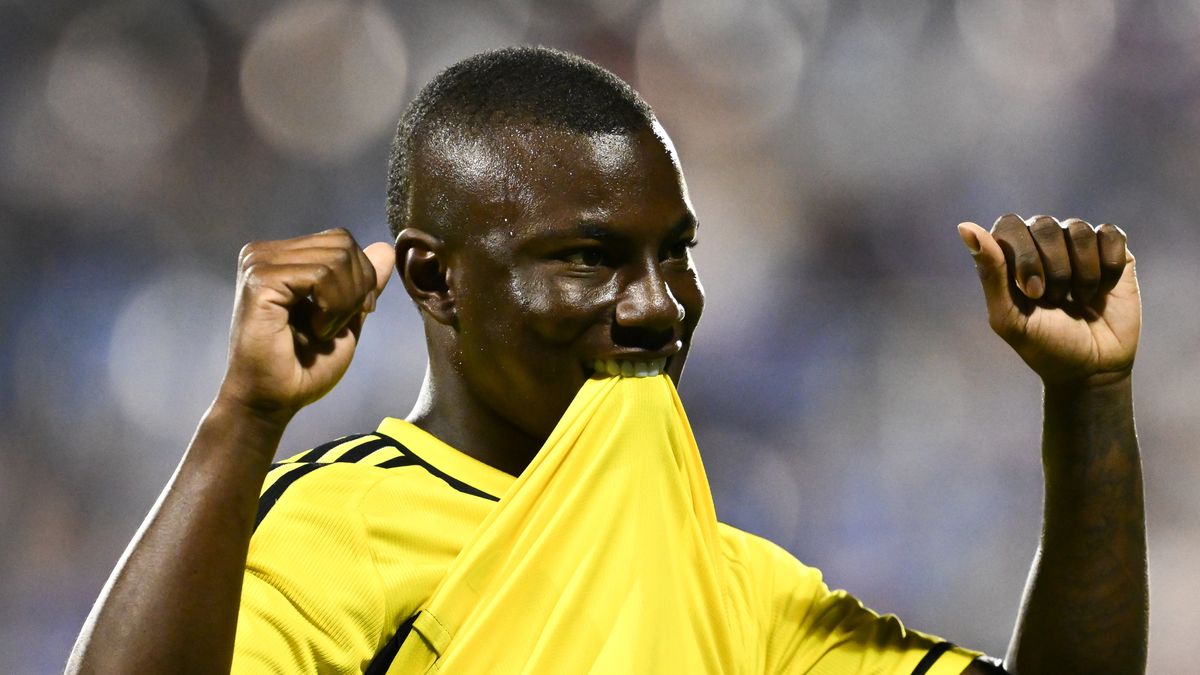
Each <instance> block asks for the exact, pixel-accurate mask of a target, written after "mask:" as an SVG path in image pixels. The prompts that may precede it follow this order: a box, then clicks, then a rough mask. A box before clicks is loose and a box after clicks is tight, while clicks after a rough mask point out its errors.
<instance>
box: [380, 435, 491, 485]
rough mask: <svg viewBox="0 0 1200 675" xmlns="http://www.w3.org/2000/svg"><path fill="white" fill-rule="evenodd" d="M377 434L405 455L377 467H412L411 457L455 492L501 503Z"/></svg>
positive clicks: (400, 445)
mask: <svg viewBox="0 0 1200 675" xmlns="http://www.w3.org/2000/svg"><path fill="white" fill-rule="evenodd" d="M375 434H376V435H377V436H379V437H380V438H386V439H387V440H389V441H391V442H392V444H394V445H395V446H396V447H397V448H400V452H402V453H404V456H402V457H396V458H394V459H389V460H388V461H386V462H382V463H380V464H377V465H376V466H378V467H379V468H381V469H391V468H394V467H397V466H411V465H412V464H413V461H411V460H409V459H408V458H409V457H411V458H412V460H415V461H416V463H417V464H418V465H419V466H420V467H421V468H422V469H425V470H426V471H428V472H429V473H431V474H433V475H434V476H437V477H438V478H441V479H442V480H444V481H446V484H447V485H449V486H450V487H452V488H454V489H455V490H458V491H459V492H465V493H467V494H469V495H475V496H476V497H483V498H484V499H490V500H492V501H494V502H498V501H500V498H499V497H495V496H493V495H490V494H488V493H486V492H484V491H483V490H480V489H479V488H477V487H472V486H470V485H467V484H466V483H464V482H462V481H461V480H459V479H457V478H455V477H454V476H451V475H450V474H448V473H446V472H444V471H442V470H441V469H439V468H437V467H436V466H434V465H432V464H430V463H429V462H426V461H425V460H423V459H421V458H420V457H419V456H417V453H415V452H413V451H412V450H409V449H408V448H407V447H405V446H404V445H403V444H402V443H400V441H397V440H396V439H394V438H392V437H391V436H388V435H386V434H381V433H379V432H378V431H376V432H375Z"/></svg>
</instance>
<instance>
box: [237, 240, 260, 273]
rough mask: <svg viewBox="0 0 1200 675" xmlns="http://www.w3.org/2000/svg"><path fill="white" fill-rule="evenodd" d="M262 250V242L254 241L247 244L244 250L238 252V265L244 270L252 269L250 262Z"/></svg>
mask: <svg viewBox="0 0 1200 675" xmlns="http://www.w3.org/2000/svg"><path fill="white" fill-rule="evenodd" d="M261 249H262V243H260V242H257V241H252V242H249V243H247V244H246V245H245V246H243V247H242V250H240V251H238V265H239V266H240V267H241V268H242V269H245V268H247V267H250V266H251V264H252V263H251V262H250V259H251V258H252V257H253V256H254V254H255V253H257V252H258V251H259V250H261Z"/></svg>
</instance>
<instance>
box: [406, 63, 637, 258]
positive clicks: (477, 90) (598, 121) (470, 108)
mask: <svg viewBox="0 0 1200 675" xmlns="http://www.w3.org/2000/svg"><path fill="white" fill-rule="evenodd" d="M653 121H654V113H653V112H651V110H650V106H648V105H647V104H646V102H645V101H644V100H642V97H641V96H640V95H638V93H637V92H636V91H634V90H633V87H630V86H629V85H628V84H626V83H625V82H624V81H623V80H622V79H621V78H619V77H617V76H616V75H614V74H612V73H611V72H609V71H607V70H605V69H604V68H601V67H600V66H598V65H596V64H594V63H592V62H591V61H588V60H586V59H584V58H582V57H579V56H576V55H574V54H570V53H567V52H563V51H559V50H557V49H550V48H548V47H540V46H539V47H509V48H505V49H498V50H495V51H489V52H484V53H482V54H477V55H475V56H472V57H470V58H467V59H464V60H462V61H459V62H458V63H456V64H454V65H452V66H450V67H449V68H447V69H446V70H444V71H442V72H441V73H440V74H438V75H437V76H436V77H434V78H433V79H432V80H430V81H429V83H428V84H426V85H425V87H424V88H423V89H421V91H420V93H418V94H417V96H416V98H414V99H413V101H412V103H410V104H409V106H408V110H407V111H406V112H405V113H404V116H403V117H402V118H401V119H400V124H399V126H398V128H397V130H396V137H395V139H394V140H393V141H392V153H391V158H390V160H389V163H388V188H387V218H388V226H389V227H390V228H391V231H392V237H393V238H395V237H396V236H397V235H399V234H400V231H401V230H403V229H404V228H405V227H407V226H408V221H409V217H410V215H411V213H410V209H411V204H412V199H411V197H412V195H411V191H412V186H413V182H414V181H413V172H414V171H416V170H417V169H418V164H419V162H417V161H416V159H417V158H416V155H417V154H418V153H419V152H420V151H421V142H422V141H423V140H425V139H427V138H430V136H431V135H432V134H433V133H434V132H437V131H440V130H445V129H453V130H456V131H467V132H476V133H478V132H485V133H486V131H487V130H488V129H494V128H495V127H496V126H504V127H510V128H511V127H522V126H526V127H553V128H557V129H565V130H568V131H573V132H578V133H633V132H636V131H638V130H640V129H643V128H647V127H649V126H651V125H652V124H653Z"/></svg>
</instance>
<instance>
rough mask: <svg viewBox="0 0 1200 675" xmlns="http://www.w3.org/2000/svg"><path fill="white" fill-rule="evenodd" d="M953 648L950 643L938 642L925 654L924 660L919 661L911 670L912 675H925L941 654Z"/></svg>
mask: <svg viewBox="0 0 1200 675" xmlns="http://www.w3.org/2000/svg"><path fill="white" fill-rule="evenodd" d="M953 646H954V645H953V644H952V643H950V642H939V643H937V644H936V645H934V646H932V647H930V648H929V651H927V652H925V658H923V659H921V662H920V663H918V664H917V667H916V668H913V671H912V675H925V673H928V672H929V669H930V668H932V667H933V664H934V663H936V662H937V660H938V659H939V658H941V656H942V654H945V653H946V652H948V651H950V648H951V647H953Z"/></svg>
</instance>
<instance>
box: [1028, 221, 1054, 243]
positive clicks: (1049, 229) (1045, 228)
mask: <svg viewBox="0 0 1200 675" xmlns="http://www.w3.org/2000/svg"><path fill="white" fill-rule="evenodd" d="M1029 229H1030V230H1032V231H1033V236H1035V237H1037V238H1038V239H1039V240H1045V239H1058V238H1061V237H1062V226H1061V225H1059V224H1058V221H1057V220H1054V219H1053V218H1046V219H1043V220H1035V221H1034V222H1033V225H1030V226H1029Z"/></svg>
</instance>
